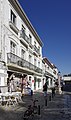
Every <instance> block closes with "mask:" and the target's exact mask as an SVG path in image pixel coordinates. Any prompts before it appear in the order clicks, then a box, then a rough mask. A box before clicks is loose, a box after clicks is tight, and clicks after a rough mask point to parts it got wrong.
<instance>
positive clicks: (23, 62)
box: [7, 53, 42, 73]
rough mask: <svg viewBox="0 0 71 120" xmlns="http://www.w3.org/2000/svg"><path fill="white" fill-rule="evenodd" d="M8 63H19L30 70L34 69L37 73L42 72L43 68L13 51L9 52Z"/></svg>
mask: <svg viewBox="0 0 71 120" xmlns="http://www.w3.org/2000/svg"><path fill="white" fill-rule="evenodd" d="M7 63H8V64H11V63H13V64H15V65H18V66H20V67H23V68H27V69H29V70H33V71H35V72H37V73H42V70H41V69H40V68H38V67H36V66H34V65H33V64H31V63H30V62H28V61H26V60H24V59H22V58H20V57H18V56H17V55H15V54H13V53H7Z"/></svg>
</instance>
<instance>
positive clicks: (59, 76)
mask: <svg viewBox="0 0 71 120" xmlns="http://www.w3.org/2000/svg"><path fill="white" fill-rule="evenodd" d="M60 78H61V75H60V71H59V72H58V89H59V94H61V84H60V83H61V79H60Z"/></svg>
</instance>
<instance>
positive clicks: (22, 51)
mask: <svg viewBox="0 0 71 120" xmlns="http://www.w3.org/2000/svg"><path fill="white" fill-rule="evenodd" d="M21 57H22V58H23V59H25V51H24V50H23V49H22V50H21Z"/></svg>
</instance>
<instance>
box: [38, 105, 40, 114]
mask: <svg viewBox="0 0 71 120" xmlns="http://www.w3.org/2000/svg"><path fill="white" fill-rule="evenodd" d="M38 115H40V105H38Z"/></svg>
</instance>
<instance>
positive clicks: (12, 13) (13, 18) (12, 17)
mask: <svg viewBox="0 0 71 120" xmlns="http://www.w3.org/2000/svg"><path fill="white" fill-rule="evenodd" d="M11 22H12V23H14V24H16V15H15V14H14V12H13V11H12V10H11Z"/></svg>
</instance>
